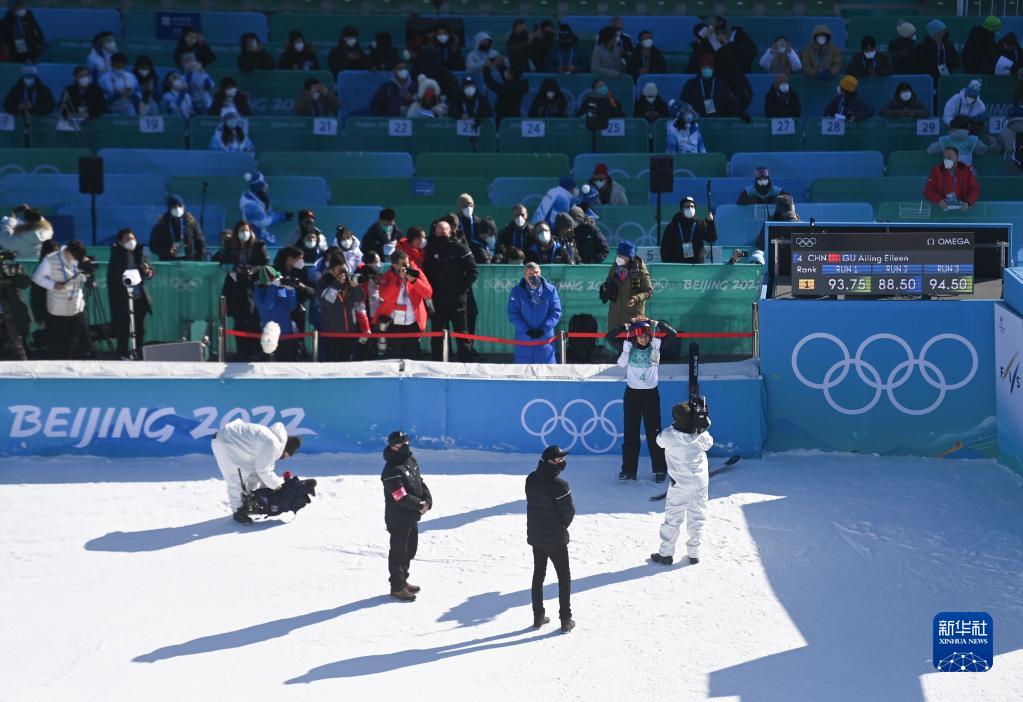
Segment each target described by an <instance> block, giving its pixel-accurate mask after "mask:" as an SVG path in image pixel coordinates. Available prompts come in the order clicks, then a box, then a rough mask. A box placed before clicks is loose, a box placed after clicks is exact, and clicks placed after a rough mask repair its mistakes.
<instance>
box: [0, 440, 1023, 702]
mask: <svg viewBox="0 0 1023 702" xmlns="http://www.w3.org/2000/svg"><path fill="white" fill-rule="evenodd" d="M417 454H418V456H419V459H420V463H421V465H422V467H423V471H424V474H425V476H426V479H427V481H428V483H429V484H430V486H431V489H432V490H433V493H434V496H435V498H436V507H435V509H434V510H433V511H432V512H431V513H430V515H429V518H428V519H426V520H425V521H424V522H423V525H422V535H421V539H420V550H419V553H420V556H419V558H417V560H416V561H415V562H414V564H413V568H412V574H411V580H412V581H413V582H415V583H416V584H418V585H420V586H422V588H423V591H422V593H421V594H420V598H419V601H417V602H415V603H412V604H403V603H397V602H392V601H389V598H388V597H387V596H386V593H387V589H388V588H387V568H386V552H387V538H386V532H385V531H384V527H383V516H382V511H383V509H382V508H383V506H382V499H383V498H382V493H381V488H380V483H379V473H380V468H381V465H382V462H381V460H380V459H379V457H378V456H377V455H354V454H345V455H330V456H323V455H319V456H311V455H301V454H300V455H299V456H298V457H297V458H296V459H295V460H294V461H291V462H290V464H282V466H284V467H289V468H291V469H292V470H294V471H296V472H297V473H299V474H300V475H302V476H303V477H308V476H315V477H317V478H318V479H319V480H320V489H319V493H320V497H319V498H318V499H317V500H315V501H314V503H313V504H312V505H311V506H310V507H308V508H307V509H306V510H304V511H303V512H301V513H299V514H298V515H297V516H295V517H294V519H293V520H288V521H287V522H282V521H270V522H265V523H261V524H258V525H255V526H252V527H240V526H236V525H235V524H234V523H233V522H231V521H230V520H229V519H228V517H227V515H226V507H225V502H226V500H225V494H224V490H223V485H222V483H221V482H220V481H219V480H215V479H214V478H213V476H214V475H215V474H216V467H215V465H214V463H213V461H212V458H211V457H207V456H192V457H186V458H182V459H177V460H166V459H162V460H158V459H150V460H130V461H129V460H124V461H110V460H107V459H99V458H56V459H48V458H37V459H17V460H15V459H7V460H5V461H3V462H2V463H0V593H2V596H0V661H2V663H0V670H2V673H0V699H3V700H5V701H7V702H13V701H16V700H17V701H22V700H24V701H31V702H43V701H48V700H58V701H61V702H64V701H74V702H79V701H84V700H103V701H105V702H107V701H120V700H130V701H134V700H217V701H231V700H243V699H245V700H252V699H272V700H332V701H334V700H376V699H383V698H385V696H386V697H395V698H397V697H400V698H401V699H416V700H471V699H486V700H487V701H488V702H490V701H491V700H518V701H521V700H524V699H535V700H540V699H543V700H577V699H578V700H702V699H708V698H711V699H727V700H743V702H752V701H773V700H800V701H801V700H813V701H818V700H822V701H828V702H844V701H846V700H849V701H853V700H855V701H856V702H861V701H863V700H871V701H875V702H876V701H884V700H897V701H899V702H913V701H914V700H927V701H928V702H938V701H940V702H946V701H947V702H951V701H952V700H963V699H969V700H971V701H972V702H979V701H982V700H992V701H996V700H997V701H999V702H1005V701H1008V700H1019V699H1023V489H1021V488H1023V482H1021V480H1020V479H1019V478H1018V477H1016V476H1015V475H1013V474H1011V473H1009V472H1008V471H1007V470H1005V469H1003V468H1001V467H999V466H998V465H996V464H994V463H992V462H988V461H953V460H944V461H943V460H929V459H911V458H901V459H895V458H878V457H870V456H835V455H823V454H784V455H774V456H768V457H766V458H765V459H764V460H762V461H743V462H741V463H740V464H739V465H738V466H737V467H736V468H735V469H733V470H732V471H730V472H727V473H725V474H722V475H721V476H719V477H718V478H715V479H714V480H713V481H712V485H711V505H710V518H709V522H708V527H707V530H706V532H705V533H706V540H705V544H704V554H703V555H704V558H703V559H702V561H701V563H700V564H699V565H697V566H686V565H676V566H674V567H671V568H664V567H661V566H656V565H653V564H650V563H649V562H647V561H646V557H647V555H648V554H649V553H650V552H651V551H653V550H655V548H656V546H657V528H658V525H659V522H660V515H659V513H658V512H657V509H658V508H659V504H656V503H652V502H649V501H648V500H647V497H648V496H649V495H651V494H653V493H654V492H659V491H660V490H659V489H658V488H660V487H661V486H657V485H654V484H653V483H652V482H650V481H649V479H648V480H646V481H640V482H639V483H638V484H636V485H621V484H619V483H618V482H617V481H616V480H614V476H615V475H616V473H617V465H616V460H615V459H613V458H611V457H593V458H591V457H571V458H570V459H569V467H568V470H567V471H566V473H565V477H566V478H567V479H568V480H569V481H570V482H571V483H572V488H573V496H574V497H575V501H576V505H577V508H578V511H579V516H578V517H577V519H576V521H575V523H574V524H573V526H572V530H571V531H572V544H571V546H570V553H571V557H572V572H573V576H574V583H573V590H574V592H573V608H574V610H575V614H576V620H577V622H578V626H577V628H576V630H575V631H574V632H572V633H571V634H568V635H562V634H560V633H558V632H556V630H555V629H554V628H553V627H551V626H548V627H546V628H544V629H542V630H540V631H538V632H534V631H533V630H532V629H531V628H529V624H530V622H531V612H530V607H529V582H530V572H531V557H530V554H529V550H528V547H527V546H526V543H525V514H524V500H523V478H524V476H525V474H526V473H527V472H529V470H531V469H532V467H533V464H534V462H535V456H523V455H503V456H502V455H494V454H488V453H478V452H440V451H423V452H417ZM683 560H684V559H683ZM548 582H549V583H550V584H549V585H548V587H547V590H546V596H547V600H548V603H547V608H548V613H549V614H554V615H556V612H557V604H556V593H555V586H554V585H553V569H551V572H550V574H549V576H548ZM957 610H963V611H971V610H984V611H987V612H989V613H990V614H991V615H992V616H993V618H994V624H995V635H994V644H995V652H996V654H997V655H996V658H995V662H994V666H993V668H992V669H991V670H990V671H989V672H987V673H958V674H949V673H936V672H934V669H933V667H932V665H931V662H930V658H931V621H932V618H933V617H934V615H935V614H937V613H938V612H940V611H957ZM555 621H556V618H555Z"/></svg>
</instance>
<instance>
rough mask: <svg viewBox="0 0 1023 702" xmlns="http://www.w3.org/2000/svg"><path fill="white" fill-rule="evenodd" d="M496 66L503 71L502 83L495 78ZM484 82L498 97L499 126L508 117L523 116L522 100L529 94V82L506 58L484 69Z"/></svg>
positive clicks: (497, 114) (497, 60)
mask: <svg viewBox="0 0 1023 702" xmlns="http://www.w3.org/2000/svg"><path fill="white" fill-rule="evenodd" d="M494 66H496V67H497V68H498V70H500V71H501V78H502V80H501V81H498V80H496V79H495V78H494V74H493V70H492V69H493V67H494ZM483 82H484V83H486V84H487V87H488V88H490V92H492V93H494V95H496V96H497V103H496V105H495V114H496V118H497V124H498V126H500V124H501V120H503V119H505V118H506V117H521V116H522V100H523V99H524V98H525V97H526V94H527V93H528V92H529V82H528V81H527V80H526V79H525V78H523V77H522V74H521V73H519V72H518V71H516V70H515V69H514V68H512V67H511V66H510V65H508V62H507V61H505V60H504V58H501V57H499V58H497V59H495V60H494V62H493V63H488V64H487V65H486V66H485V67H484V68H483Z"/></svg>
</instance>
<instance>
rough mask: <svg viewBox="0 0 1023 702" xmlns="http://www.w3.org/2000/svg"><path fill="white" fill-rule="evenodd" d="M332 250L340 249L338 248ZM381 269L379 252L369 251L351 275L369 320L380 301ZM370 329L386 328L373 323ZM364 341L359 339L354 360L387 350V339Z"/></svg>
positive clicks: (373, 315)
mask: <svg viewBox="0 0 1023 702" xmlns="http://www.w3.org/2000/svg"><path fill="white" fill-rule="evenodd" d="M334 250H336V251H340V249H334ZM331 253H332V252H331ZM328 255H330V253H328ZM382 269H383V266H382V265H381V263H380V254H378V253H377V252H376V251H370V252H368V253H367V254H366V255H365V256H363V257H362V263H361V264H359V267H358V268H357V269H356V271H355V275H353V276H351V279H352V284H353V285H357V286H359V288H361V289H362V294H363V299H365V300H366V314H367V315H368V316H369V318H370V319H371V320H372V319H373V318H374V317H376V314H377V311H378V310H379V309H380V303H381V302H382V300H381V298H380V271H381V270H382ZM372 329H373V331H374V332H382V331H386V329H381V328H380V325H378V324H374V325H373V326H372ZM366 341H367V343H365V344H363V343H362V342H361V340H360V342H359V346H358V347H357V348H356V350H355V360H357V361H364V360H367V359H369V358H371V357H372V356H373V355H374V354H375V353H376V352H377V351H378V350H379V353H381V354H382V353H384V352H386V351H387V339H377V343H376V344H370V343H368V341H369V340H368V339H367V340H366Z"/></svg>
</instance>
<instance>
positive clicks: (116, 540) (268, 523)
mask: <svg viewBox="0 0 1023 702" xmlns="http://www.w3.org/2000/svg"><path fill="white" fill-rule="evenodd" d="M284 523H285V522H282V521H280V520H278V519H266V520H262V521H258V522H256V523H254V524H238V523H237V522H235V521H233V520H232V519H231V518H230V517H217V518H216V519H207V520H206V521H205V522H199V523H197V524H184V525H182V526H176V527H162V528H160V529H145V530H143V531H112V532H110V533H109V534H104V535H103V536H100V537H97V538H95V539H92V540H90V541H88V542H86V544H85V550H86V551H114V552H122V553H142V552H146V551H162V550H163V549H165V548H174V547H175V546H184V545H185V544H189V543H192V542H193V541H202V540H203V539H209V538H211V537H214V536H222V535H224V534H244V533H246V532H254V531H266V530H267V529H273V528H274V527H276V526H280V525H281V524H284Z"/></svg>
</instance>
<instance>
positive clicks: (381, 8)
mask: <svg viewBox="0 0 1023 702" xmlns="http://www.w3.org/2000/svg"><path fill="white" fill-rule="evenodd" d="M373 12H376V13H379V14H382V15H401V14H404V12H405V3H404V2H403V0H373Z"/></svg>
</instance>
